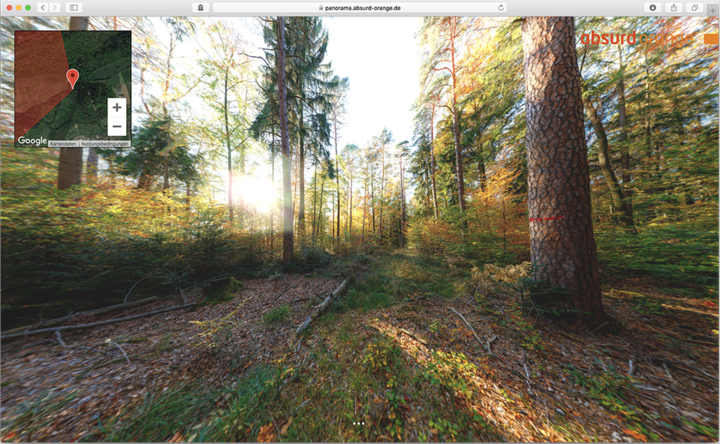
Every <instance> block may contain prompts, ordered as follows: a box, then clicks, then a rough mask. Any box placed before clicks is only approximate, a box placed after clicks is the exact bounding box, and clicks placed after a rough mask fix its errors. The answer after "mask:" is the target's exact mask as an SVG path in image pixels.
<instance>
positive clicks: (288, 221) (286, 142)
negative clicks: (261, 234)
mask: <svg viewBox="0 0 720 444" xmlns="http://www.w3.org/2000/svg"><path fill="white" fill-rule="evenodd" d="M277 31H278V33H277V36H278V37H277V48H276V51H277V56H276V57H275V59H276V62H277V73H278V107H279V108H280V144H281V146H282V169H283V262H290V261H292V260H293V259H295V250H294V248H293V207H292V187H291V184H290V139H289V137H288V119H287V87H286V84H285V17H278V18H277Z"/></svg>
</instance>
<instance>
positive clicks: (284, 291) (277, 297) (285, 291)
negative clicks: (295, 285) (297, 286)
mask: <svg viewBox="0 0 720 444" xmlns="http://www.w3.org/2000/svg"><path fill="white" fill-rule="evenodd" d="M291 288H292V285H291V286H289V287H288V288H286V289H285V290H283V292H282V293H280V294H279V295H277V296H275V297H274V298H273V300H274V301H277V300H278V299H280V296H282V295H284V294H285V293H287V292H288V290H290V289H291Z"/></svg>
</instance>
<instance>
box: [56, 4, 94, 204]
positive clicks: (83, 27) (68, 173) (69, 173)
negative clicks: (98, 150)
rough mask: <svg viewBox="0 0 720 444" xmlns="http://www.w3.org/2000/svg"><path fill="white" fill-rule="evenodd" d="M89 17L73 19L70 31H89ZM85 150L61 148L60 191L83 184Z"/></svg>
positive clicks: (59, 167)
mask: <svg viewBox="0 0 720 444" xmlns="http://www.w3.org/2000/svg"><path fill="white" fill-rule="evenodd" d="M87 29H88V18H87V17H71V18H70V31H87ZM82 167H83V149H82V148H77V147H76V148H60V159H59V163H58V185H57V186H58V190H66V189H68V188H70V187H71V186H73V185H80V184H81V183H82Z"/></svg>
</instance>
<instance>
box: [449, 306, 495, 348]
mask: <svg viewBox="0 0 720 444" xmlns="http://www.w3.org/2000/svg"><path fill="white" fill-rule="evenodd" d="M450 310H452V311H454V312H455V314H456V315H458V316H460V319H462V320H463V322H465V325H467V326H468V328H469V329H470V331H471V332H472V334H473V336H475V339H477V341H478V342H479V343H480V346H481V347H482V345H483V342H482V341H481V340H480V337H479V336H478V335H477V333H475V329H474V328H472V325H470V323H469V322H468V321H467V319H465V317H463V315H461V314H460V313H458V311H457V310H455V309H454V308H452V307H450ZM488 351H490V348H488Z"/></svg>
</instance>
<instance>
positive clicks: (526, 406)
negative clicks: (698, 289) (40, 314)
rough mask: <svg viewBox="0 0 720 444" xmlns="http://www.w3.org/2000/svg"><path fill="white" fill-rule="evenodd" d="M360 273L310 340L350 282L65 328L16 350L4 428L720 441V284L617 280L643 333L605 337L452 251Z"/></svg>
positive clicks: (218, 435) (622, 310)
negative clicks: (306, 323)
mask: <svg viewBox="0 0 720 444" xmlns="http://www.w3.org/2000/svg"><path fill="white" fill-rule="evenodd" d="M353 270H354V272H353V275H354V276H355V280H354V281H353V282H352V283H351V285H350V287H349V290H348V292H347V293H346V294H345V295H344V297H343V298H341V300H340V301H338V303H336V304H335V305H334V306H333V308H331V310H329V311H328V312H327V313H325V314H324V315H323V316H322V317H320V318H319V319H318V320H317V321H316V322H315V323H313V324H312V325H311V326H310V328H309V329H308V331H307V332H306V333H304V334H303V335H302V341H301V343H300V346H299V349H296V347H295V345H291V344H290V340H291V339H292V337H293V335H294V332H295V330H296V329H297V327H298V326H299V325H300V323H301V322H302V321H303V319H305V317H306V316H307V315H308V314H309V313H310V312H311V311H312V310H313V306H314V305H316V304H317V303H318V302H319V301H320V300H321V299H323V298H324V297H325V295H326V294H327V292H328V291H331V290H333V289H334V288H336V287H337V286H338V285H339V283H340V282H341V281H342V277H338V276H333V275H331V274H329V273H323V272H318V273H317V274H309V275H294V274H286V275H277V276H274V277H273V280H270V279H241V281H242V283H243V287H242V288H241V289H240V291H238V292H237V293H236V295H235V297H234V298H233V299H232V300H230V301H226V302H220V303H218V304H215V305H205V306H201V307H198V308H197V309H192V310H190V309H183V310H177V311H171V312H166V313H162V314H157V315H154V316H151V317H147V318H144V319H138V320H135V321H130V322H125V323H119V324H112V325H106V326H103V327H98V328H95V329H92V330H81V331H78V332H64V333H63V335H62V342H63V343H62V344H61V343H60V341H58V340H57V338H56V337H54V336H50V335H48V336H47V338H45V339H42V338H43V337H42V336H35V337H28V338H26V339H21V340H15V341H11V342H8V343H6V344H3V347H2V411H1V412H2V429H1V430H0V438H2V440H3V441H63V442H73V441H83V440H89V441H97V440H106V441H146V442H147V441H168V440H169V441H171V442H181V441H200V440H202V441H235V440H241V441H262V442H269V441H280V440H282V441H572V442H583V441H606V442H608V441H609V442H642V441H717V440H718V376H717V374H718V308H717V305H716V304H715V303H714V302H712V299H711V298H710V296H708V298H707V299H693V298H689V297H685V296H683V295H682V294H680V293H678V292H673V291H672V290H669V289H667V288H664V286H663V284H662V283H661V282H656V281H650V280H647V279H623V280H616V281H608V280H606V281H605V283H604V285H603V293H604V298H603V300H604V306H605V309H606V311H607V312H608V313H609V314H610V315H611V316H612V317H613V318H614V319H616V320H617V321H618V322H619V323H621V324H622V325H625V326H626V327H627V328H626V330H625V331H623V332H622V333H619V334H613V335H600V334H598V333H595V332H590V331H587V330H575V331H571V330H569V329H568V327H567V326H566V325H564V324H563V323H561V322H560V321H557V320H554V319H552V318H548V317H546V316H545V317H544V316H540V315H537V314H535V313H532V314H531V315H528V314H527V313H524V314H521V312H520V303H519V300H517V298H513V297H510V296H504V297H501V296H487V295H480V294H474V295H473V294H472V291H470V290H471V287H470V284H469V283H468V282H469V276H470V275H469V270H467V269H463V268H462V267H461V266H458V264H457V262H456V261H454V260H453V259H452V258H451V259H450V260H447V259H443V258H438V257H432V256H424V255H418V254H415V253H412V252H408V251H395V252H386V253H384V254H382V255H380V254H378V255H374V256H365V257H364V259H363V260H361V261H360V262H356V263H354V264H353ZM306 298H307V299H306ZM190 299H191V300H192V301H197V300H200V299H202V295H201V294H200V293H197V294H193V295H191V296H190ZM181 303H182V302H181V301H180V298H179V297H174V298H167V299H162V300H158V301H156V302H153V303H151V304H148V305H144V306H142V307H138V308H136V309H134V310H129V313H127V314H129V315H133V314H139V313H143V312H150V311H153V310H158V309H161V308H165V307H171V306H173V305H180V304H181ZM459 314H460V315H462V317H464V319H465V320H466V321H467V322H468V323H469V324H470V325H471V326H472V327H473V329H474V331H475V333H476V335H475V334H474V333H473V331H471V330H470V329H469V328H468V326H467V324H466V323H465V322H464V321H463V319H461V317H460V316H459ZM125 315H126V313H125V312H122V313H114V314H108V315H104V316H97V317H94V318H92V320H91V321H90V320H89V319H82V318H74V319H72V322H71V324H82V323H86V322H94V321H99V320H102V319H109V318H111V317H122V316H125ZM197 321H200V322H205V324H197V323H195V322H197ZM209 330H213V331H214V335H213V336H210V337H203V336H201V334H202V333H203V332H207V331H209ZM476 336H477V337H476ZM208 338H212V341H213V342H212V343H209V342H203V341H204V340H205V339H208ZM481 343H482V344H481ZM488 346H489V348H490V350H491V351H490V352H488ZM125 355H127V357H126V356H125ZM630 362H632V370H631V368H630V365H631V364H630Z"/></svg>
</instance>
